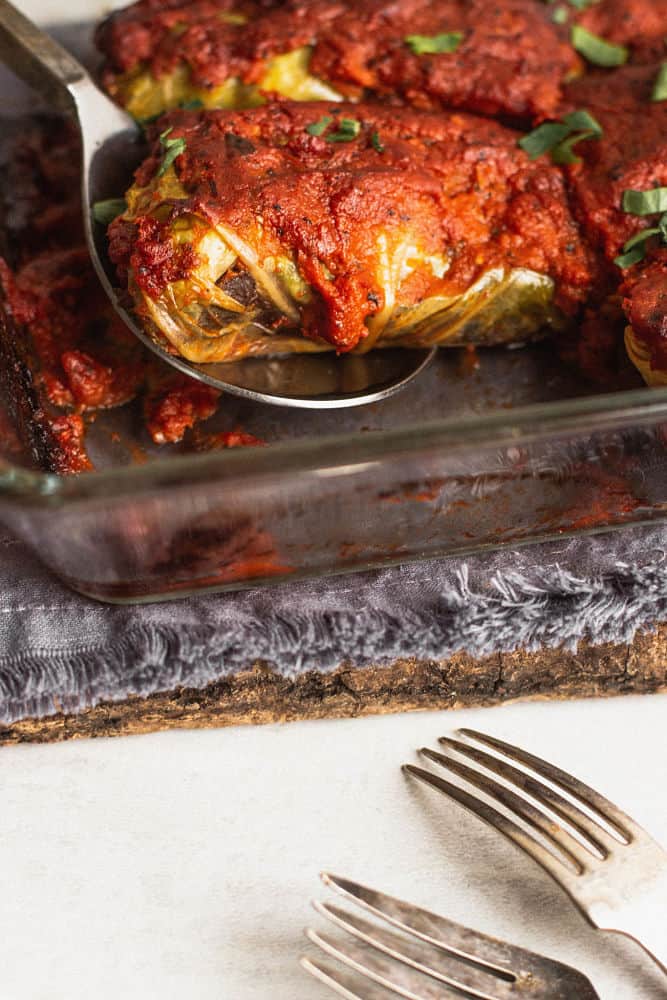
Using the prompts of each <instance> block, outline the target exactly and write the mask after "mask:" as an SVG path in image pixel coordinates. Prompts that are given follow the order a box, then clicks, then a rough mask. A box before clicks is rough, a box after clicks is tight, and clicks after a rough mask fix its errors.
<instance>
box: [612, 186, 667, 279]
mask: <svg viewBox="0 0 667 1000" xmlns="http://www.w3.org/2000/svg"><path fill="white" fill-rule="evenodd" d="M623 211H624V212H628V213H629V214H631V215H653V214H655V213H656V212H662V213H663V214H662V216H661V217H660V219H659V221H658V224H657V226H649V227H648V228H647V229H642V230H640V232H638V233H635V235H634V236H631V237H630V239H629V240H628V241H627V243H625V245H624V247H623V253H622V254H621V255H620V257H617V258H616V260H615V261H614V263H615V264H616V265H617V267H620V268H626V267H630V266H631V265H632V264H637V263H638V262H639V261H640V260H643V259H644V257H645V256H646V244H647V242H648V241H649V240H650V239H653V237H654V236H659V237H660V239H661V241H662V242H663V243H664V244H665V245H667V188H665V187H662V188H651V189H650V190H649V191H624V192H623Z"/></svg>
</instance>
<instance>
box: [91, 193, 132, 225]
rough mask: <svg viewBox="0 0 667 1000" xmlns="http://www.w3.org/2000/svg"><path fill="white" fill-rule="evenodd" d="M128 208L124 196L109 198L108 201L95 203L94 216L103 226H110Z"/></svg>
mask: <svg viewBox="0 0 667 1000" xmlns="http://www.w3.org/2000/svg"><path fill="white" fill-rule="evenodd" d="M126 208H127V202H126V201H125V199H124V198H107V200H106V201H96V202H95V204H94V205H93V218H94V220H95V222H99V224H100V225H101V226H108V225H109V224H110V223H112V222H113V220H114V219H117V218H118V216H119V215H122V214H123V212H124V211H125V209H126Z"/></svg>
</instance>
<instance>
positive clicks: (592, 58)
mask: <svg viewBox="0 0 667 1000" xmlns="http://www.w3.org/2000/svg"><path fill="white" fill-rule="evenodd" d="M571 40H572V44H573V46H574V47H575V49H576V50H577V52H580V53H581V55H582V56H584V58H585V59H587V60H588V62H589V63H593V65H594V66H607V67H609V66H623V64H624V63H626V62H627V61H628V55H629V53H628V50H627V48H626V47H625V45H615V44H614V43H613V42H607V41H605V39H604V38H600V37H599V35H594V34H593V32H592V31H588V30H587V29H586V28H582V26H581V25H580V24H574V25H572V35H571Z"/></svg>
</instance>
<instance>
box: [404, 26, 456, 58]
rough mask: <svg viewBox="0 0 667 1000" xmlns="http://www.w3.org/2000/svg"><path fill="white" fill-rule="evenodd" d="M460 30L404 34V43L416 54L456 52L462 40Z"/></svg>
mask: <svg viewBox="0 0 667 1000" xmlns="http://www.w3.org/2000/svg"><path fill="white" fill-rule="evenodd" d="M463 38H464V33H463V32H462V31H447V32H445V33H444V34H442V35H406V38H405V43H406V45H409V46H410V48H411V49H412V51H413V52H414V54H415V55H416V56H423V55H436V54H437V53H439V52H456V50H457V49H458V47H459V45H460V44H461V42H462V41H463Z"/></svg>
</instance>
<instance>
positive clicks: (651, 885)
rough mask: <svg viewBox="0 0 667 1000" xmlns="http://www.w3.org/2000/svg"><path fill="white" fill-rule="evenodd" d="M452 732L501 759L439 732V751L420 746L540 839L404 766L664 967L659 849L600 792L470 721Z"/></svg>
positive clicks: (663, 855) (666, 871)
mask: <svg viewBox="0 0 667 1000" xmlns="http://www.w3.org/2000/svg"><path fill="white" fill-rule="evenodd" d="M458 735H460V736H463V737H464V738H465V739H466V740H469V741H472V742H473V743H474V744H480V743H481V744H483V745H485V746H487V747H490V748H492V749H493V750H494V751H497V752H498V753H501V754H503V755H504V757H505V758H507V759H505V760H503V759H501V758H500V757H498V756H496V755H495V754H490V753H487V752H486V751H485V750H482V749H480V747H479V746H476V745H470V744H468V743H464V742H461V741H460V740H454V739H449V738H448V737H442V738H441V739H440V740H439V743H440V745H441V746H442V747H443V748H444V751H445V752H444V753H442V752H441V753H438V752H436V751H435V750H430V749H428V748H426V747H424V748H422V750H420V753H421V754H422V755H423V756H424V757H426V758H427V759H428V760H430V761H432V762H433V763H435V764H438V765H440V766H441V767H443V768H444V769H445V770H447V771H449V772H451V773H453V774H455V775H457V776H458V777H459V778H462V779H464V781H466V782H467V783H468V784H469V785H473V786H474V787H475V788H478V789H479V790H480V791H481V792H483V793H484V794H485V795H486V796H488V797H490V798H491V799H493V800H494V801H495V802H497V803H499V804H500V805H502V806H503V807H504V808H505V809H507V810H508V811H509V812H510V813H512V814H513V815H514V817H516V818H518V819H520V820H521V821H523V823H525V824H526V825H527V826H528V827H531V828H532V829H533V830H536V831H538V833H539V834H540V835H541V838H542V841H543V842H540V840H538V839H537V838H536V837H534V836H533V835H532V833H529V832H528V831H527V830H525V829H524V828H523V827H521V826H519V825H518V824H517V823H516V822H515V821H514V819H510V818H508V816H506V815H504V814H503V813H500V812H498V810H497V809H495V808H494V807H493V806H491V805H489V804H488V803H487V802H485V801H484V800H482V799H481V798H479V797H478V796H477V795H475V794H472V793H471V792H469V791H467V790H466V789H464V788H462V787H460V786H458V785H455V784H452V783H451V782H450V781H447V780H445V779H444V778H442V777H440V776H439V775H438V774H434V773H433V772H432V771H427V770H424V769H423V768H420V767H415V766H414V765H412V764H405V765H404V770H406V771H407V772H409V773H410V774H412V775H414V776H415V777H416V778H419V779H420V780H421V781H424V782H426V783H427V784H429V785H432V786H433V787H434V788H437V789H438V790H439V791H441V792H444V793H445V795H448V796H449V797H450V798H452V799H455V800H456V801H457V802H458V803H460V804H461V805H462V806H464V807H465V808H466V809H469V810H470V812H473V813H474V814H475V815H476V816H479V818H480V819H482V820H484V821H485V822H486V823H488V824H489V825H490V826H492V827H493V828H494V829H496V830H498V831H499V833H502V834H503V835H504V836H505V837H508V838H509V840H511V841H512V842H513V843H514V844H516V845H517V846H518V847H520V848H522V849H523V850H524V851H525V852H526V853H527V854H529V855H530V856H531V857H532V858H534V860H535V861H537V863H538V864H539V865H541V866H542V867H543V868H544V869H545V870H546V871H547V872H548V873H549V875H551V876H552V878H554V879H555V880H556V882H557V883H558V884H559V885H560V886H561V888H563V889H564V890H565V892H567V893H568V895H569V896H570V897H571V898H572V899H573V901H574V902H575V903H576V905H577V906H578V907H579V909H580V910H581V912H582V913H583V914H584V916H585V917H586V918H587V919H588V921H589V922H590V923H591V924H592V925H593V927H596V928H598V929H599V930H607V931H615V932H617V933H619V934H625V935H627V936H628V937H630V938H633V939H634V940H635V941H637V942H638V944H640V945H641V946H642V947H643V948H644V950H645V951H646V952H647V954H648V955H650V957H651V958H652V959H653V960H654V961H655V962H657V964H658V965H659V966H660V968H661V969H662V971H663V972H667V852H665V851H664V850H663V849H662V848H661V847H660V846H659V845H658V844H657V843H656V842H655V841H654V840H653V839H652V838H651V837H650V836H649V835H648V833H646V831H645V830H643V829H642V828H641V827H640V826H639V825H638V824H637V823H635V822H634V820H632V819H630V817H629V816H626V815H625V813H624V812H621V810H620V809H619V808H618V807H617V806H615V805H614V804H613V803H611V802H609V801H608V800H607V799H605V798H604V797H603V796H602V795H600V794H599V792H596V791H594V790H593V789H592V788H589V787H588V786H587V785H585V784H583V782H581V781H578V780H577V778H573V777H572V775H570V774H567V773H566V772H565V771H562V770H561V769H560V768H558V767H555V766H554V765H553V764H549V763H548V762H547V761H545V760H542V759H541V758H540V757H536V756H534V755H533V754H531V753H528V752H527V751H525V750H522V749H520V747H516V746H512V745H511V744H510V743H504V742H503V741H502V740H499V739H496V738H495V737H493V736H487V735H485V734H484V733H478V732H475V731H474V730H471V729H460V730H458ZM454 754H456V755H457V756H459V757H463V758H465V759H466V760H467V761H468V762H470V763H468V764H464V763H462V762H461V761H460V760H458V759H456V757H455V756H454ZM510 761H512V762H513V763H510ZM516 764H520V765H522V767H523V768H528V769H530V771H532V772H533V773H532V774H529V773H527V772H526V771H525V770H523V769H521V768H519V767H517V766H516ZM470 765H472V766H470ZM488 772H491V773H488ZM492 775H497V776H498V777H499V778H502V779H503V782H506V783H507V784H505V783H501V782H500V781H498V780H496V778H494V777H493V776H492ZM536 775H537V776H539V777H536ZM540 779H542V780H540ZM545 781H546V782H548V784H545ZM508 785H509V786H510V787H508ZM663 792H664V789H663ZM563 793H565V794H563ZM545 845H548V846H545Z"/></svg>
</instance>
